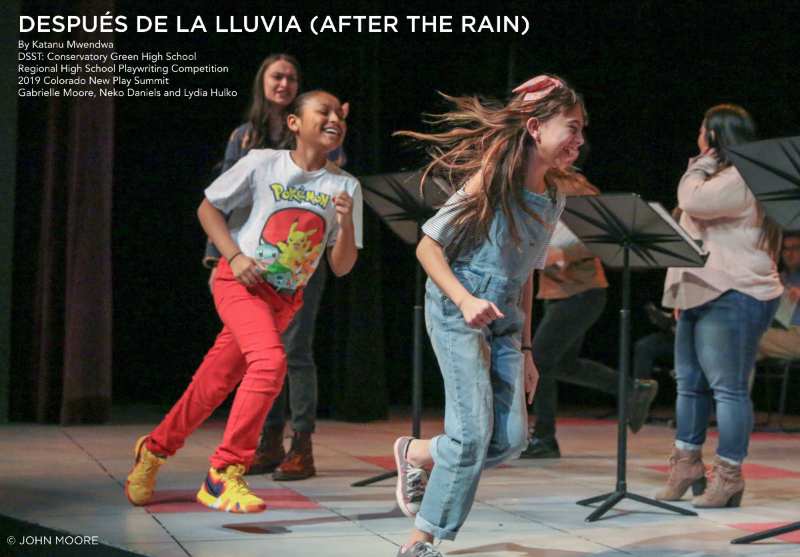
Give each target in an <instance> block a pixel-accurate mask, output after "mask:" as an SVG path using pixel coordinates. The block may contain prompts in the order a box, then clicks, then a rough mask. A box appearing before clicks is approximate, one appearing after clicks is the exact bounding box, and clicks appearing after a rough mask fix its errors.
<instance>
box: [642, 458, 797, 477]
mask: <svg viewBox="0 0 800 557" xmlns="http://www.w3.org/2000/svg"><path fill="white" fill-rule="evenodd" d="M646 468H650V469H651V470H657V471H658V472H663V473H664V474H666V473H667V472H668V471H669V466H667V465H666V464H649V465H647V466H646ZM710 468H711V466H710V465H708V464H707V465H706V469H710ZM742 474H743V475H744V479H745V480H772V479H777V478H800V472H793V471H792V470H786V469H785V468H776V467H774V466H763V465H761V464H747V463H746V462H745V464H744V466H743V468H742Z"/></svg>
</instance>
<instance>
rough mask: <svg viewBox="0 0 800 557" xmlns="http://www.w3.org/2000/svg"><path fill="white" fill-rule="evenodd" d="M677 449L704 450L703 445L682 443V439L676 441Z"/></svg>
mask: <svg viewBox="0 0 800 557" xmlns="http://www.w3.org/2000/svg"><path fill="white" fill-rule="evenodd" d="M675 448H676V449H680V450H682V451H699V450H700V449H702V448H703V445H694V444H692V443H687V442H686V441H681V440H680V439H675Z"/></svg>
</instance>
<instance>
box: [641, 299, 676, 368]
mask: <svg viewBox="0 0 800 557" xmlns="http://www.w3.org/2000/svg"><path fill="white" fill-rule="evenodd" d="M644 310H645V313H647V318H648V319H649V320H650V322H651V323H652V324H653V325H655V326H656V327H658V328H659V330H658V331H655V332H653V333H650V334H649V335H646V336H643V337H642V338H640V339H639V340H637V341H636V344H634V346H633V377H634V379H651V378H652V376H653V368H654V367H655V366H656V365H657V364H659V365H662V366H667V368H668V369H672V368H673V367H674V365H675V320H674V319H673V318H672V315H671V314H670V313H667V312H665V311H663V310H660V309H658V308H657V307H656V305H655V304H654V303H653V302H648V303H647V304H645V306H644Z"/></svg>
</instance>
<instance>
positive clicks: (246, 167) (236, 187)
mask: <svg viewBox="0 0 800 557" xmlns="http://www.w3.org/2000/svg"><path fill="white" fill-rule="evenodd" d="M262 158H263V156H262V155H261V153H257V152H254V151H251V152H250V153H248V154H247V155H246V156H244V157H242V158H241V159H239V161H237V162H236V164H234V165H233V166H232V167H231V168H229V169H228V170H227V171H226V172H223V173H222V175H220V176H219V178H217V179H216V180H214V181H213V182H212V183H211V185H210V186H208V187H207V188H206V190H205V196H206V199H208V201H209V203H211V204H212V205H213V206H214V207H216V208H217V209H219V210H220V211H222V212H223V213H230V212H231V211H233V210H234V209H236V208H237V207H242V206H249V205H252V204H253V173H254V172H255V169H256V166H257V165H258V163H259V162H260V161H261V160H262Z"/></svg>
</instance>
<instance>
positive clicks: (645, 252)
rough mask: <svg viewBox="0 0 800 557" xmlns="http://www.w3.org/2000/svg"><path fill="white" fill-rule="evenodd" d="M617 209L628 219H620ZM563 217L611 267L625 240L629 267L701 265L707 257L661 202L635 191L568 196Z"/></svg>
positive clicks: (616, 265) (618, 264)
mask: <svg viewBox="0 0 800 557" xmlns="http://www.w3.org/2000/svg"><path fill="white" fill-rule="evenodd" d="M601 200H602V201H601ZM610 207H613V208H614V210H613V211H612V210H609V208H610ZM620 214H625V215H626V218H627V219H628V220H625V221H623V220H621V219H620ZM576 216H579V217H577V218H576ZM562 221H563V223H564V224H565V225H566V226H567V227H568V228H569V229H570V230H571V231H572V233H573V234H575V235H576V236H578V237H579V238H580V239H581V241H582V242H583V243H584V244H585V245H586V247H587V248H588V249H589V250H591V251H592V252H593V253H594V254H595V255H596V256H597V257H599V258H600V259H602V261H603V263H604V264H605V265H606V266H607V267H611V268H616V269H620V268H622V267H623V266H624V261H623V259H624V252H625V248H624V244H625V243H626V242H627V243H629V244H630V248H631V249H630V259H629V265H630V268H631V269H652V268H665V267H702V266H703V265H705V260H706V258H707V257H708V252H707V251H706V250H704V249H703V247H702V242H700V241H698V240H695V239H694V238H692V237H691V236H690V235H689V233H687V232H686V231H685V230H684V229H683V228H681V226H680V225H679V224H678V223H677V222H676V221H675V219H673V218H672V215H670V214H669V212H668V211H667V210H666V209H664V207H663V206H662V205H661V204H660V203H657V202H650V203H648V202H646V201H644V200H643V199H642V198H641V197H639V196H638V195H637V194H631V193H607V194H603V195H600V196H596V195H595V196H592V195H587V196H579V197H570V198H568V199H567V206H566V209H565V211H564V215H563V216H562Z"/></svg>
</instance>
